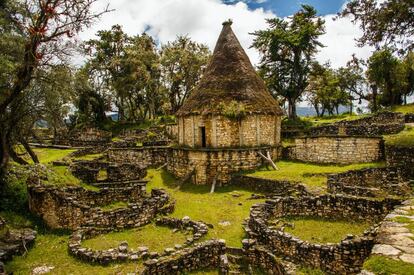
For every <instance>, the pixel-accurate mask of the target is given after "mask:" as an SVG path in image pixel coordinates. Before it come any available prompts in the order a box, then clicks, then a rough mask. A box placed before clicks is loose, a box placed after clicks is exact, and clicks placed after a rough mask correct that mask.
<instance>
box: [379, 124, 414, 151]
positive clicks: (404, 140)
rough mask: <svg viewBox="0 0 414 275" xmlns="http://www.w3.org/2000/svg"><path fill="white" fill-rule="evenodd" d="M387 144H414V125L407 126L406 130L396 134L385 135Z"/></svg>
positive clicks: (407, 145) (402, 145) (411, 145)
mask: <svg viewBox="0 0 414 275" xmlns="http://www.w3.org/2000/svg"><path fill="white" fill-rule="evenodd" d="M384 140H385V144H387V145H393V146H399V147H413V146H414V127H412V126H406V127H405V129H404V131H402V132H400V133H398V134H395V135H386V136H384Z"/></svg>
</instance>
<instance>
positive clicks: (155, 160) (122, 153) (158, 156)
mask: <svg viewBox="0 0 414 275" xmlns="http://www.w3.org/2000/svg"><path fill="white" fill-rule="evenodd" d="M170 150H171V149H170V147H166V146H159V147H143V148H111V149H109V151H108V158H109V161H110V162H117V163H130V164H136V165H141V166H143V167H157V166H160V165H163V164H165V163H166V162H167V161H168V156H169V154H170Z"/></svg>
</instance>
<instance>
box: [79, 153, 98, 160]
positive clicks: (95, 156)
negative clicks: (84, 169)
mask: <svg viewBox="0 0 414 275" xmlns="http://www.w3.org/2000/svg"><path fill="white" fill-rule="evenodd" d="M103 156H104V154H102V153H100V154H90V155H85V156H81V157H76V158H75V159H76V160H94V159H97V158H100V157H103Z"/></svg>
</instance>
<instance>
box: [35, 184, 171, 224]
mask: <svg viewBox="0 0 414 275" xmlns="http://www.w3.org/2000/svg"><path fill="white" fill-rule="evenodd" d="M28 194H29V209H30V211H31V212H32V213H34V214H35V215H38V216H39V217H41V218H42V219H43V220H44V222H45V223H46V224H47V225H48V226H49V227H50V228H54V229H72V230H73V229H77V228H79V227H82V226H97V227H106V228H116V229H122V228H131V227H138V226H140V225H144V224H146V223H148V222H150V221H151V219H153V218H154V217H155V215H156V214H158V213H162V212H165V211H166V212H168V211H170V210H172V208H171V207H170V201H169V200H170V199H169V196H168V194H167V193H165V192H164V191H162V190H157V189H153V190H152V191H151V196H148V195H146V193H145V183H137V184H134V185H129V186H127V187H117V188H102V189H101V190H100V191H90V190H85V189H83V188H81V187H63V188H57V187H54V186H44V185H31V184H29V187H28ZM119 201H123V202H128V206H127V207H126V208H120V209H115V210H110V211H104V210H102V209H101V208H100V207H101V206H105V205H109V204H111V203H114V202H119ZM172 207H173V206H172Z"/></svg>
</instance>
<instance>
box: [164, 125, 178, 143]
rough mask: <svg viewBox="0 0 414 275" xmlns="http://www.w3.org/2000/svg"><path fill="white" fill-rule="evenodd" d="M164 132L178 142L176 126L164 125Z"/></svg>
mask: <svg viewBox="0 0 414 275" xmlns="http://www.w3.org/2000/svg"><path fill="white" fill-rule="evenodd" d="M165 131H166V132H167V134H168V135H169V136H170V138H171V139H173V140H174V141H178V124H167V125H165Z"/></svg>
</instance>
